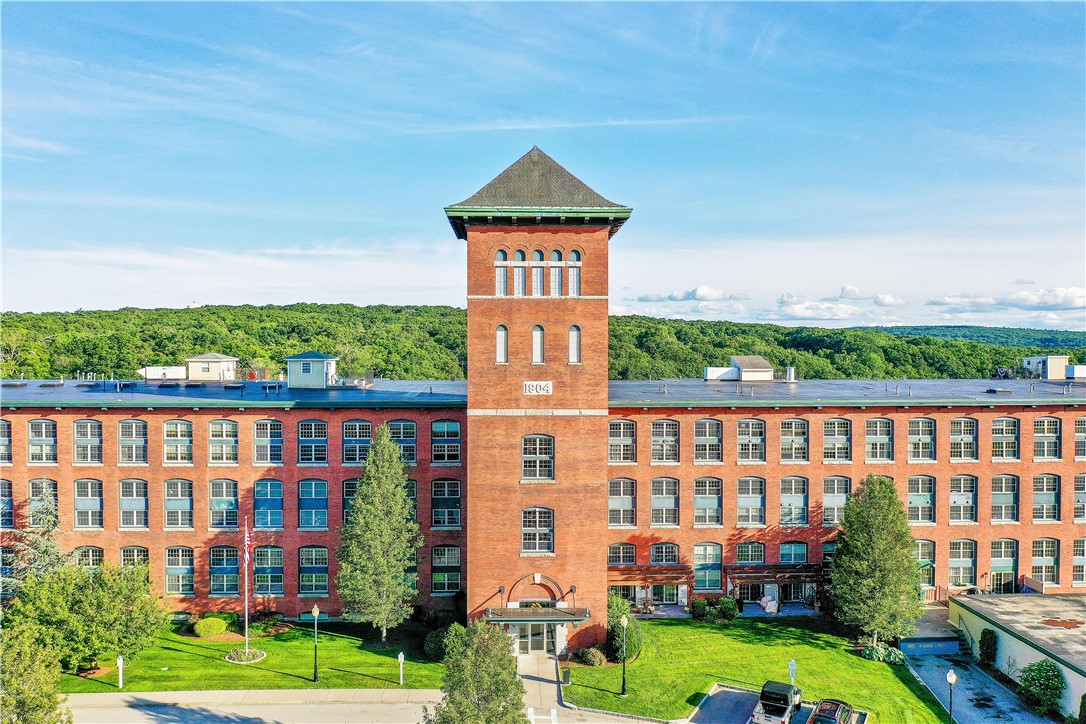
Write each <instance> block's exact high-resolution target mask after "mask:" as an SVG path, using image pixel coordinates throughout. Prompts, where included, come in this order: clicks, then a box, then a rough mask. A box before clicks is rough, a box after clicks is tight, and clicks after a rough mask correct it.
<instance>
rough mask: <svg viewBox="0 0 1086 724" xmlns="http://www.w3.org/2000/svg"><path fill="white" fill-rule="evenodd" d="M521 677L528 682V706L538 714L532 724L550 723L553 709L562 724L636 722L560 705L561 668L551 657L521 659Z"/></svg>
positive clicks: (525, 703) (525, 695) (618, 716)
mask: <svg viewBox="0 0 1086 724" xmlns="http://www.w3.org/2000/svg"><path fill="white" fill-rule="evenodd" d="M517 673H518V674H520V680H521V681H522V682H524V706H526V707H531V708H532V709H534V711H535V717H536V719H535V721H533V722H532V724H543V722H550V721H551V718H550V714H551V710H552V709H553V710H554V712H555V713H556V715H557V717H558V721H559V722H592V723H594V724H630V723H631V722H632V721H635V719H634V718H629V717H624V716H621V715H608V714H597V713H595V712H591V711H580V710H578V709H570V708H569V707H567V706H564V705H563V704H562V703H561V702H559V694H558V688H559V684H558V665H557V662H556V661H555V660H554V658H553V657H551V656H544V655H542V654H530V655H520V656H517Z"/></svg>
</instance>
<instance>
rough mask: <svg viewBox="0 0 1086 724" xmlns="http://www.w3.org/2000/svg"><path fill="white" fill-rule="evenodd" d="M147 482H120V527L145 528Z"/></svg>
mask: <svg viewBox="0 0 1086 724" xmlns="http://www.w3.org/2000/svg"><path fill="white" fill-rule="evenodd" d="M147 508H148V505H147V481H146V480H122V481H121V527H122V528H146V527H147Z"/></svg>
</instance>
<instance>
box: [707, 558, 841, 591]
mask: <svg viewBox="0 0 1086 724" xmlns="http://www.w3.org/2000/svg"><path fill="white" fill-rule="evenodd" d="M724 570H725V572H726V573H727V574H728V580H729V581H731V582H732V585H736V586H738V585H740V584H743V583H754V584H761V585H763V586H764V585H765V584H767V583H778V584H779V583H816V582H818V581H820V580H821V579H822V566H820V565H819V564H817V563H777V564H772V565H740V566H724Z"/></svg>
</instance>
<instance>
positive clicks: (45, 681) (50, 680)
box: [0, 623, 72, 724]
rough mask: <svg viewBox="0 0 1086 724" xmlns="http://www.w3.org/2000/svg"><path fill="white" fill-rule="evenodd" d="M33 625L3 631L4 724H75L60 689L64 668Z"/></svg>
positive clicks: (0, 681)
mask: <svg viewBox="0 0 1086 724" xmlns="http://www.w3.org/2000/svg"><path fill="white" fill-rule="evenodd" d="M41 634H42V631H41V629H40V628H38V627H37V626H36V625H34V624H32V623H21V624H16V625H5V626H4V628H3V630H2V631H0V658H2V659H3V661H4V665H3V666H2V667H0V722H2V724H71V721H72V713H71V712H70V711H68V710H67V709H65V708H64V706H63V701H64V699H63V698H62V697H61V695H60V690H59V688H58V686H57V684H58V682H59V680H60V664H59V663H58V662H57V655H56V653H55V652H54V651H51V650H50V649H48V648H46V646H45V644H44V643H43V637H42V635H41Z"/></svg>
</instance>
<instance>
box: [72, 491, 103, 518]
mask: <svg viewBox="0 0 1086 724" xmlns="http://www.w3.org/2000/svg"><path fill="white" fill-rule="evenodd" d="M75 527H76V528H101V527H102V481H101V480H76V481H75Z"/></svg>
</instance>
